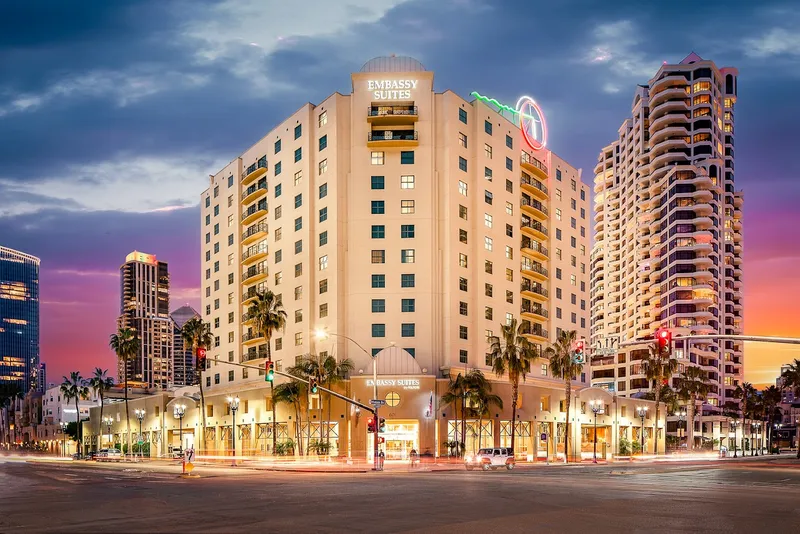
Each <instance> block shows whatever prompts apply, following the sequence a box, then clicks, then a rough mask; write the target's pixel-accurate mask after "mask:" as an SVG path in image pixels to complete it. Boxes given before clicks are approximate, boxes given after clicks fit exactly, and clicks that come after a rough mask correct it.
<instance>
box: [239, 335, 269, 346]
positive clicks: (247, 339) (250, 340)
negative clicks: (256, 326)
mask: <svg viewBox="0 0 800 534" xmlns="http://www.w3.org/2000/svg"><path fill="white" fill-rule="evenodd" d="M259 341H264V336H262V335H261V334H258V333H256V332H247V333H246V334H244V335H243V336H242V344H243V345H253V344H255V343H258V342H259Z"/></svg>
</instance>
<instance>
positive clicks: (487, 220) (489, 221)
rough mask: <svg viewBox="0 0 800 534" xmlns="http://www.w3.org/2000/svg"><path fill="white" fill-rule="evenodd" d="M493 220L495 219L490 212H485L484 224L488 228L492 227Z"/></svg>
mask: <svg viewBox="0 0 800 534" xmlns="http://www.w3.org/2000/svg"><path fill="white" fill-rule="evenodd" d="M493 220H494V219H493V217H492V216H491V215H489V214H488V213H484V214H483V224H484V225H485V226H486V227H487V228H491V227H492V221H493Z"/></svg>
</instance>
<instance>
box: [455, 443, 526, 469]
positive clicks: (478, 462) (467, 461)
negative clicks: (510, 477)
mask: <svg viewBox="0 0 800 534" xmlns="http://www.w3.org/2000/svg"><path fill="white" fill-rule="evenodd" d="M464 465H465V466H466V468H467V471H472V470H473V469H475V468H476V467H477V468H480V469H483V470H484V471H488V470H489V469H492V470H495V469H500V468H503V467H505V468H506V469H508V470H509V471H511V470H512V469H514V466H515V465H516V462H515V461H514V451H513V450H512V449H510V448H508V447H498V448H493V449H480V450H479V451H478V452H477V453H475V454H472V455H467V456H466V457H465V458H464Z"/></svg>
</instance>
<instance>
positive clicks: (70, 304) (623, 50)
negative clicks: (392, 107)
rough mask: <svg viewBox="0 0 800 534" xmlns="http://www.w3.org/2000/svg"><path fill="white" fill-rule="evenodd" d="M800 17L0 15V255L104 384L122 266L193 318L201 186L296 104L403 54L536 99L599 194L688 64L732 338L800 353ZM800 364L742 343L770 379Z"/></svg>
mask: <svg viewBox="0 0 800 534" xmlns="http://www.w3.org/2000/svg"><path fill="white" fill-rule="evenodd" d="M798 27H800V5H799V4H798V3H797V2H772V1H762V2H739V1H734V0H729V1H726V2H721V1H720V2H716V1H710V2H694V1H684V0H675V1H672V2H669V3H667V2H641V1H630V2H629V1H616V2H608V1H598V2H588V1H572V0H559V1H558V2H547V3H545V2H532V1H529V0H429V1H425V0H411V1H404V0H342V1H336V2H331V1H329V0H298V1H296V2H284V1H282V0H175V1H168V0H140V1H133V0H114V1H113V2H109V1H108V0H81V1H80V2H64V1H63V0H27V1H25V2H3V3H1V4H0V50H2V53H0V140H2V141H1V142H0V245H5V246H9V247H12V248H16V249H20V250H23V251H25V252H28V253H31V254H34V255H37V256H39V257H40V258H41V259H42V268H41V302H42V304H41V337H42V345H41V358H42V361H44V362H46V363H47V365H48V374H49V381H59V380H60V377H61V375H63V374H65V373H67V372H69V371H72V370H80V371H81V372H83V373H84V374H87V373H88V372H89V371H90V370H91V369H92V368H93V367H95V366H101V367H104V368H109V369H111V370H112V374H113V373H114V369H115V360H114V356H113V354H112V352H111V351H110V350H109V349H108V336H109V335H110V334H111V333H113V332H114V329H115V320H116V316H117V314H118V312H119V272H118V269H119V265H120V264H121V263H122V262H123V261H124V258H125V256H126V254H127V253H129V252H131V251H132V250H134V249H136V250H140V251H144V252H148V253H152V254H156V255H157V256H158V258H159V259H161V260H164V261H167V262H169V264H170V272H171V276H172V294H171V298H172V308H173V309H175V308H178V307H179V306H181V305H183V304H186V303H189V304H191V305H193V306H195V307H196V308H198V309H199V300H200V298H199V297H200V290H199V285H200V214H199V205H198V202H199V195H200V193H201V192H202V191H203V190H204V189H205V188H206V187H207V184H208V175H209V174H212V173H215V172H216V171H217V170H219V169H220V168H221V167H223V166H224V165H225V164H226V163H228V162H229V161H231V160H232V159H234V158H235V157H237V156H238V155H239V154H240V153H241V152H242V151H243V150H244V149H245V148H246V147H248V146H250V145H251V144H252V143H254V142H255V141H256V140H258V139H259V138H260V137H262V136H263V135H264V134H265V133H266V132H268V131H269V130H270V129H271V128H273V127H274V126H275V125H276V124H277V123H278V122H280V121H281V120H282V119H283V118H284V117H286V116H287V115H289V114H290V113H292V112H293V111H294V110H296V109H297V108H299V107H300V106H301V105H303V104H304V103H306V102H320V101H322V100H323V99H324V98H325V97H326V96H328V95H329V94H330V93H332V92H334V91H339V92H341V93H349V92H350V89H351V87H350V77H349V76H350V73H351V72H356V71H358V70H359V69H360V67H361V65H363V64H364V63H365V62H366V61H368V60H369V59H371V58H372V57H376V56H383V55H390V54H397V55H408V56H412V57H415V58H416V59H418V60H420V61H421V62H422V63H423V64H424V65H425V66H426V68H428V69H429V70H433V71H434V72H435V76H436V78H435V87H436V90H437V91H443V90H447V89H451V90H453V91H455V92H456V93H458V94H460V95H462V96H468V95H469V93H470V92H471V91H479V92H480V93H481V94H488V95H491V96H493V97H495V98H497V99H498V100H500V101H501V102H511V103H513V102H515V101H516V99H517V97H518V96H520V95H523V94H529V95H533V96H534V97H535V98H536V100H537V102H538V103H539V104H540V105H541V106H542V108H543V109H544V112H545V114H546V115H547V117H548V125H549V135H550V139H549V141H548V146H549V147H550V148H552V149H553V150H554V151H555V152H557V153H558V154H559V155H560V156H562V157H564V158H566V159H567V160H568V161H570V162H571V163H572V164H573V165H575V166H577V167H581V168H583V171H584V174H583V179H584V181H585V182H586V183H588V184H591V182H592V169H593V167H594V164H595V162H596V159H597V155H598V153H599V151H600V150H601V149H602V147H603V146H605V145H606V144H608V143H609V142H611V141H612V140H613V139H614V138H615V136H616V132H617V129H618V128H619V126H620V124H621V123H622V121H623V119H624V118H625V117H626V116H628V115H629V114H630V109H631V103H632V99H633V92H634V89H635V87H636V84H638V83H646V82H647V81H648V80H649V79H650V78H651V77H652V76H653V75H654V74H655V72H656V71H657V70H658V68H659V66H660V65H661V64H662V63H663V62H665V61H666V62H670V63H677V62H679V61H680V60H681V59H683V58H684V57H685V56H686V55H688V54H689V53H690V52H692V51H694V52H696V53H697V54H699V55H700V56H702V57H704V58H707V59H712V60H714V61H715V62H716V63H717V65H718V66H720V67H722V66H735V67H737V68H738V69H739V101H738V103H737V106H736V184H737V188H741V189H743V190H744V195H745V204H744V221H743V226H744V263H743V271H744V304H745V312H744V313H745V315H744V320H745V322H744V325H745V326H744V328H745V333H746V334H750V335H782V336H800V312H798V310H797V297H798V296H800V276H798V273H800V270H798V267H797V265H798V263H799V262H800V238H799V237H798V233H797V228H798V227H800V207H799V206H800V180H798V178H800V163H798V162H799V161H800V159H798V158H797V157H796V151H797V150H798V149H797V145H798V144H799V143H798V141H800V139H799V137H800V136H799V135H798V133H797V132H798V129H797V124H800V105H797V98H796V94H795V93H796V90H797V87H798V83H800V33H798V32H797V28H798ZM793 358H800V348H794V347H792V346H779V345H760V344H754V343H747V344H746V346H745V378H746V379H747V380H749V381H751V382H754V383H757V384H762V383H769V382H773V381H774V379H775V377H776V376H777V375H778V372H779V367H780V364H781V363H785V362H788V361H791V360H792V359H793Z"/></svg>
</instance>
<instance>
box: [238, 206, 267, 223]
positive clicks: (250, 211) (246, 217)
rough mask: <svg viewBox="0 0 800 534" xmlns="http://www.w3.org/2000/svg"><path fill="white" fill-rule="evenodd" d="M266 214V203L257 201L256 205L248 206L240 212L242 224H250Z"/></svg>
mask: <svg viewBox="0 0 800 534" xmlns="http://www.w3.org/2000/svg"><path fill="white" fill-rule="evenodd" d="M266 214H267V203H266V202H264V203H263V204H262V203H260V202H259V204H258V205H256V206H250V207H249V208H247V209H246V210H244V211H243V212H242V224H250V223H252V222H255V221H257V220H258V219H259V218H261V217H264V216H265V215H266Z"/></svg>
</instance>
